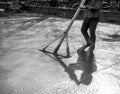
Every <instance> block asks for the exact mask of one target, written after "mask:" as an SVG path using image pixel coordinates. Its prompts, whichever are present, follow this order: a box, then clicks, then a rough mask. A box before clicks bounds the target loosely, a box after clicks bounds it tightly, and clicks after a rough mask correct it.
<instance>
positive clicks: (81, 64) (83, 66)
mask: <svg viewBox="0 0 120 94" xmlns="http://www.w3.org/2000/svg"><path fill="white" fill-rule="evenodd" d="M44 53H45V54H46V55H48V56H49V57H51V58H52V59H54V60H55V61H57V62H58V63H60V65H61V66H62V67H63V68H64V70H65V72H67V73H68V75H69V77H70V79H71V80H73V81H74V82H75V83H76V84H77V85H80V84H85V85H89V84H90V83H91V81H92V73H93V72H95V71H96V70H97V66H96V64H95V56H94V53H93V50H92V51H91V50H90V49H89V50H88V51H85V50H84V47H81V48H80V49H78V50H77V53H78V55H79V57H78V59H77V63H74V64H70V65H69V66H67V65H66V64H65V63H64V61H63V60H62V59H63V57H61V56H60V55H57V54H51V53H49V52H44ZM75 70H82V71H83V73H82V74H81V77H80V79H78V78H77V76H76V74H75Z"/></svg>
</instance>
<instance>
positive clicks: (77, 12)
mask: <svg viewBox="0 0 120 94" xmlns="http://www.w3.org/2000/svg"><path fill="white" fill-rule="evenodd" d="M85 1H86V0H83V1H82V3H81V4H80V5H79V7H78V9H77V11H76V12H75V14H74V16H73V18H72V20H71V22H70V24H69V25H68V27H67V28H66V30H65V31H64V32H63V33H62V34H60V35H58V36H57V37H56V39H54V40H53V41H51V42H49V43H48V45H47V46H45V47H44V49H43V50H45V49H46V48H47V47H48V46H49V45H51V44H52V43H53V42H55V41H56V40H57V39H58V38H60V37H61V36H62V38H63V39H62V38H61V40H60V41H59V43H58V45H57V47H56V50H55V51H54V52H56V51H57V50H58V49H59V47H60V46H61V43H62V41H63V40H64V37H66V35H67V33H68V31H69V30H70V28H71V26H72V24H73V22H74V21H75V19H76V18H77V16H78V14H79V12H80V9H81V6H82V4H84V3H85ZM64 34H65V35H64Z"/></svg>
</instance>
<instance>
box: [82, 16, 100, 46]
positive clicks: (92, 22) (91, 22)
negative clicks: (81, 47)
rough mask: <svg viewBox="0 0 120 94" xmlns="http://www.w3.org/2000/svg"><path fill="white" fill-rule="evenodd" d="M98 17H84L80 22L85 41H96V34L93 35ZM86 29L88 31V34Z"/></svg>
mask: <svg viewBox="0 0 120 94" xmlns="http://www.w3.org/2000/svg"><path fill="white" fill-rule="evenodd" d="M98 21H99V18H85V19H84V21H83V24H82V28H81V32H82V34H83V36H84V38H85V40H86V42H87V44H88V43H89V41H90V40H91V41H92V43H94V44H95V41H96V35H95V30H96V27H97V24H98ZM88 29H89V31H90V33H89V34H88Z"/></svg>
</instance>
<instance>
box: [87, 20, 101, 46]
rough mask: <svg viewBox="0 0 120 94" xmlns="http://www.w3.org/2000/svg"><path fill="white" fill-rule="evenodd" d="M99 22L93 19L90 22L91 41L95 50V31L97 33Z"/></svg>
mask: <svg viewBox="0 0 120 94" xmlns="http://www.w3.org/2000/svg"><path fill="white" fill-rule="evenodd" d="M98 20H99V18H92V19H91V20H90V27H89V30H90V39H91V41H92V43H93V46H94V48H95V41H96V34H95V31H96V27H97V24H98Z"/></svg>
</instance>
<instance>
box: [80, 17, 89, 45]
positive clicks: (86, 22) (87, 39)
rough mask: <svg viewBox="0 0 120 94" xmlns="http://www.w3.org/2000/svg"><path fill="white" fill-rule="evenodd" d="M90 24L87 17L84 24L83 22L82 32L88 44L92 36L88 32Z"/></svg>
mask: <svg viewBox="0 0 120 94" xmlns="http://www.w3.org/2000/svg"><path fill="white" fill-rule="evenodd" d="M89 26H90V22H89V19H88V18H85V20H84V21H83V24H82V28H81V32H82V34H83V36H84V38H85V40H86V43H87V45H90V37H89V35H88V32H87V30H88V28H89Z"/></svg>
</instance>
